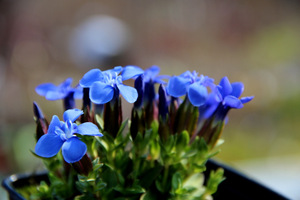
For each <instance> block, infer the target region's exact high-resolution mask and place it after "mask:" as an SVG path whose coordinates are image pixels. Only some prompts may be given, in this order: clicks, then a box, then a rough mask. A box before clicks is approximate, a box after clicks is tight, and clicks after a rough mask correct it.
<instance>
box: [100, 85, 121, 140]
mask: <svg viewBox="0 0 300 200" xmlns="http://www.w3.org/2000/svg"><path fill="white" fill-rule="evenodd" d="M114 95H115V96H114V97H113V99H112V100H111V101H110V102H108V103H106V104H104V113H103V116H104V131H106V132H108V133H109V134H111V136H113V137H116V136H117V133H118V131H119V128H120V126H121V123H122V120H123V117H122V105H121V98H120V97H119V92H118V90H116V89H115V92H114Z"/></svg>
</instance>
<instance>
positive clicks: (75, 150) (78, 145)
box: [62, 137, 87, 163]
mask: <svg viewBox="0 0 300 200" xmlns="http://www.w3.org/2000/svg"><path fill="white" fill-rule="evenodd" d="M86 151H87V147H86V145H85V143H84V142H82V141H80V140H79V138H78V137H71V138H69V139H68V140H67V141H66V142H64V144H63V145H62V155H63V157H64V159H65V161H66V162H67V163H74V162H78V161H79V160H80V159H81V158H82V157H83V156H84V155H85V153H86Z"/></svg>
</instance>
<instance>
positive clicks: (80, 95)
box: [73, 85, 83, 99]
mask: <svg viewBox="0 0 300 200" xmlns="http://www.w3.org/2000/svg"><path fill="white" fill-rule="evenodd" d="M73 91H74V98H75V99H82V98H83V88H82V87H81V86H80V85H78V86H77V87H76V88H74V89H73Z"/></svg>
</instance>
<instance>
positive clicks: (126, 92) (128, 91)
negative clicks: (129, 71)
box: [117, 84, 138, 103]
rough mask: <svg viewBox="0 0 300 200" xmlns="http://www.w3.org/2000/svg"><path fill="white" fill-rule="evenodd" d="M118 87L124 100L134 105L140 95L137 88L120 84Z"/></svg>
mask: <svg viewBox="0 0 300 200" xmlns="http://www.w3.org/2000/svg"><path fill="white" fill-rule="evenodd" d="M117 87H118V89H119V91H120V93H121V95H122V96H123V97H124V99H125V100H126V101H128V102H129V103H134V102H135V101H136V100H137V98H138V93H137V91H136V89H135V88H133V87H131V86H127V85H124V84H118V85H117Z"/></svg>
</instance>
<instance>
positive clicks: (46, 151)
mask: <svg viewBox="0 0 300 200" xmlns="http://www.w3.org/2000/svg"><path fill="white" fill-rule="evenodd" d="M63 143H64V141H63V140H62V139H61V137H60V135H56V134H45V135H43V136H42V137H41V138H40V139H39V140H38V142H37V143H36V145H35V153H36V154H37V155H39V156H41V157H45V158H50V157H52V156H55V155H56V154H57V153H58V152H59V150H60V148H61V146H62V145H63Z"/></svg>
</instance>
